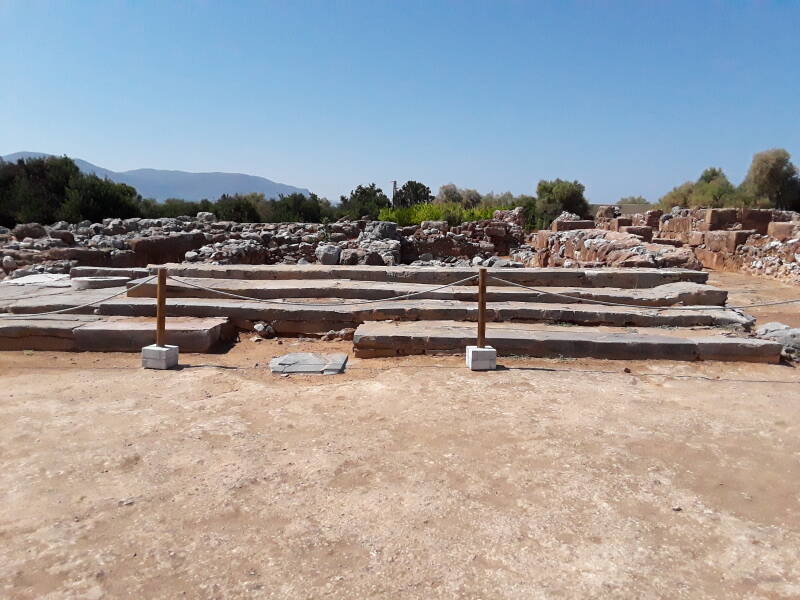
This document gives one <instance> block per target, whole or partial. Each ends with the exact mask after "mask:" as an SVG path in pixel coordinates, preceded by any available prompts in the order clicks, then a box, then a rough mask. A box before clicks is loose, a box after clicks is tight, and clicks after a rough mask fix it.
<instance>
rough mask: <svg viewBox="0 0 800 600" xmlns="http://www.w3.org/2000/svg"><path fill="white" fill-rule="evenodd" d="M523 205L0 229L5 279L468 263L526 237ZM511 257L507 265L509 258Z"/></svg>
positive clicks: (205, 215) (199, 217)
mask: <svg viewBox="0 0 800 600" xmlns="http://www.w3.org/2000/svg"><path fill="white" fill-rule="evenodd" d="M523 221H524V219H523V216H522V210H521V209H515V210H511V211H497V213H496V216H495V218H493V219H489V220H484V221H475V222H470V223H463V224H461V225H459V226H454V227H451V226H450V225H448V223H447V222H445V221H427V222H423V223H422V224H421V225H420V226H416V225H415V226H410V227H398V226H397V224H395V223H390V222H384V221H368V220H358V221H346V220H341V221H337V222H335V223H327V224H318V223H235V222H231V221H217V220H216V219H215V217H214V215H213V214H211V213H198V214H197V216H195V217H188V216H186V217H177V218H165V219H104V220H103V222H102V223H91V222H89V221H83V222H81V223H76V224H70V223H66V222H64V221H61V222H58V223H54V224H53V225H50V226H44V225H41V224H39V223H27V224H21V225H17V226H16V227H15V228H14V229H13V230H9V229H7V228H3V227H0V261H2V262H0V265H2V272H0V278H2V277H4V276H12V277H19V276H23V275H28V274H31V273H42V272H49V273H66V272H68V271H69V269H70V268H71V267H74V266H93V267H118V268H131V267H143V266H146V265H148V264H157V263H166V262H182V261H187V262H203V263H211V264H278V263H282V264H303V263H314V262H320V263H323V264H345V265H356V264H366V265H399V264H417V265H439V266H443V265H467V264H479V263H483V262H484V261H486V262H493V261H496V260H497V258H496V257H497V256H498V255H500V256H506V255H508V253H509V252H510V251H511V249H512V248H515V247H517V246H518V245H519V244H521V243H522V242H523V239H524V231H523V228H522V223H523ZM506 262H508V261H506Z"/></svg>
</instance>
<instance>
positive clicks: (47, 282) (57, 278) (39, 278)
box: [0, 273, 70, 287]
mask: <svg viewBox="0 0 800 600" xmlns="http://www.w3.org/2000/svg"><path fill="white" fill-rule="evenodd" d="M31 284H36V285H39V286H41V287H69V286H70V283H69V275H63V274H59V273H34V274H33V275H25V276H24V277H17V278H16V279H4V280H3V281H0V286H2V285H31Z"/></svg>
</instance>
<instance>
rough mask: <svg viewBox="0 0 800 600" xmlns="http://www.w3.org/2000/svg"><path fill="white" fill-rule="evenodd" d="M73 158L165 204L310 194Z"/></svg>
mask: <svg viewBox="0 0 800 600" xmlns="http://www.w3.org/2000/svg"><path fill="white" fill-rule="evenodd" d="M48 156H56V155H54V154H47V153H46V152H28V151H23V152H14V153H12V154H7V155H5V156H2V157H0V158H2V159H3V160H5V161H7V162H16V161H17V160H19V159H20V158H22V159H27V158H40V157H48ZM70 158H72V160H73V161H75V164H76V165H77V166H78V168H79V169H80V170H81V171H82V172H84V173H87V174H90V173H94V174H95V175H97V176H98V177H103V178H107V179H110V180H111V181H116V182H117V183H126V184H128V185H131V186H133V187H135V188H136V191H137V192H139V194H141V196H142V197H143V198H155V199H156V200H158V201H159V202H163V201H164V200H166V199H167V198H182V199H183V200H192V201H197V200H202V199H203V198H208V199H209V200H216V199H217V198H219V197H220V196H221V195H222V194H249V193H253V192H255V193H262V194H264V196H266V197H267V198H277V197H278V195H279V194H294V193H300V194H303V195H306V196H307V195H309V194H310V191H309V190H308V189H306V188H300V187H295V186H292V185H288V184H285V183H279V182H277V181H273V180H271V179H267V178H266V177H260V176H258V175H248V174H246V173H225V172H222V171H210V172H200V173H194V172H190V171H180V170H175V169H154V168H149V167H145V168H139V169H131V170H129V171H112V170H111V169H106V168H104V167H100V166H98V165H95V164H92V163H90V162H89V161H87V160H84V159H82V158H73V157H70Z"/></svg>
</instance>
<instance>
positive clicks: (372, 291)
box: [128, 277, 728, 306]
mask: <svg viewBox="0 0 800 600" xmlns="http://www.w3.org/2000/svg"><path fill="white" fill-rule="evenodd" d="M143 281H146V279H144V278H142V279H136V280H134V281H131V282H129V283H128V289H129V291H128V296H129V297H141V298H155V296H156V288H157V284H156V282H155V281H150V282H148V283H144V284H143V283H142V282H143ZM184 281H186V282H187V283H188V284H193V285H188V284H185V283H183V282H182V281H177V280H173V279H169V280H167V295H168V296H169V297H173V298H223V297H224V296H221V295H220V294H217V293H215V292H214V291H208V290H203V289H199V288H197V287H194V286H197V285H199V286H202V287H205V288H209V289H211V290H218V291H221V292H227V293H233V294H238V295H240V296H249V297H251V298H261V299H281V298H342V299H364V300H379V299H383V298H392V297H395V296H401V295H403V294H410V293H417V294H419V295H417V296H414V298H416V299H419V300H425V299H431V300H436V299H440V300H462V301H471V302H476V301H477V296H478V288H477V286H476V285H471V286H469V285H466V286H454V287H449V288H444V289H440V290H435V291H427V290H429V289H430V288H431V286H430V285H421V284H417V283H402V282H380V281H354V280H350V279H319V280H306V279H281V280H255V281H249V280H242V279H215V278H200V277H188V278H186V279H185V280H184ZM548 291H549V292H555V293H558V294H566V295H569V296H572V297H573V298H575V299H576V300H575V302H577V301H579V300H580V299H584V300H599V301H602V302H619V303H623V304H635V305H637V306H674V305H676V304H684V305H690V304H691V305H708V306H723V305H724V304H725V301H726V300H727V297H728V292H726V291H725V290H721V289H719V288H715V287H714V286H710V285H705V284H701V283H693V282H686V281H679V282H676V283H667V284H664V285H659V286H657V287H652V288H644V289H638V290H637V289H623V288H576V287H555V288H546V289H545V290H544V292H545V293H541V292H534V291H531V290H525V289H522V288H518V287H512V286H487V289H486V293H487V301H489V302H544V303H561V304H563V303H564V302H569V300H566V299H565V298H562V297H559V296H554V295H552V294H548V293H546V292H548Z"/></svg>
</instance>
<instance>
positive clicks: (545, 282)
mask: <svg viewBox="0 0 800 600" xmlns="http://www.w3.org/2000/svg"><path fill="white" fill-rule="evenodd" d="M159 266H164V267H167V268H168V273H169V274H170V275H177V276H182V277H205V278H221V279H246V280H257V279H353V280H356V281H385V282H389V281H394V282H403V283H420V284H432V285H437V284H438V285H444V284H446V283H453V282H455V281H459V280H461V279H464V278H465V277H469V276H470V275H476V274H477V273H478V268H477V267H459V268H456V267H452V268H448V267H408V266H398V267H371V266H367V265H356V266H345V265H336V266H329V265H319V264H312V265H205V264H190V263H185V264H184V263H169V264H165V265H151V266H148V269H149V270H150V274H155V273H156V271H157V269H158V267H159ZM488 271H489V275H495V276H497V277H501V278H503V279H507V280H509V281H514V282H515V283H521V284H523V285H531V286H568V287H592V288H593V287H617V288H634V289H640V288H650V287H655V286H657V285H663V284H665V283H675V282H677V281H692V282H694V283H706V281H708V273H706V272H704V271H690V270H687V269H635V268H629V269H625V268H619V269H615V268H608V269H566V268H554V267H548V268H539V269H533V268H524V269H500V268H496V269H494V268H490V269H488ZM489 283H491V284H493V285H504V284H501V283H497V282H493V281H489Z"/></svg>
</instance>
